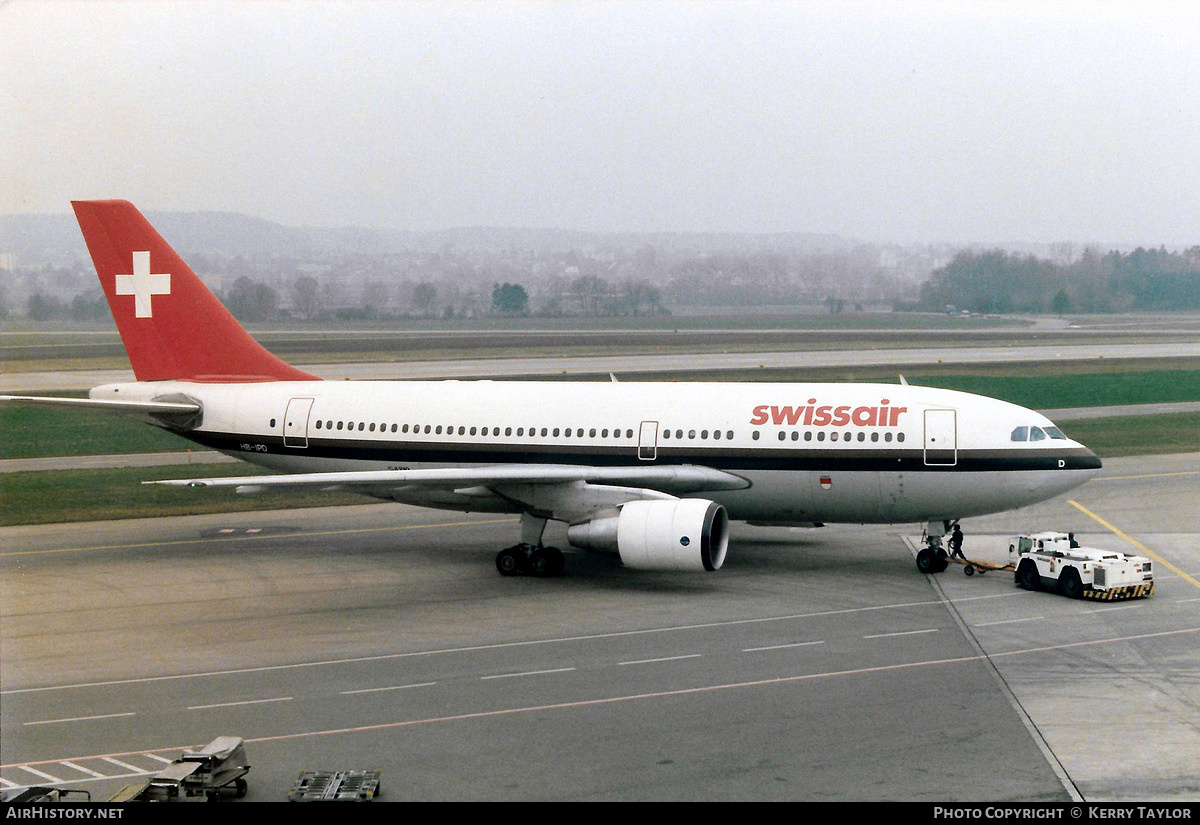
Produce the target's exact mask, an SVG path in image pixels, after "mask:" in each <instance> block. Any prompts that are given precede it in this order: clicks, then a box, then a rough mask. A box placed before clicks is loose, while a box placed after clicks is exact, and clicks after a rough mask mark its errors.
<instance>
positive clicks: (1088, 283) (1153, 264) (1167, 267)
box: [919, 246, 1200, 315]
mask: <svg viewBox="0 0 1200 825" xmlns="http://www.w3.org/2000/svg"><path fill="white" fill-rule="evenodd" d="M919 306H920V308H921V309H923V310H929V311H943V310H945V309H947V308H953V309H955V310H960V311H961V310H969V311H971V312H981V313H1011V312H1029V313H1056V314H1059V315H1062V314H1063V313H1066V312H1082V313H1106V312H1129V311H1135V310H1140V311H1147V312H1163V311H1187V310H1200V246H1193V247H1190V248H1188V249H1186V250H1184V251H1182V252H1170V251H1168V250H1166V249H1165V248H1159V249H1143V248H1140V247H1139V248H1138V249H1135V250H1134V251H1132V252H1128V253H1121V252H1117V251H1112V252H1108V253H1107V254H1101V253H1100V252H1098V251H1096V250H1094V249H1091V250H1087V251H1085V252H1084V254H1083V255H1082V256H1081V257H1080V258H1079V260H1077V261H1074V262H1072V263H1069V264H1056V263H1053V262H1051V261H1047V260H1043V259H1040V258H1036V257H1034V256H1031V255H1017V254H1011V253H1008V252H1003V251H1000V250H992V251H989V252H960V253H959V254H958V255H956V256H955V257H954V259H953V260H952V261H951V262H950V263H949V264H947V265H945V266H943V267H940V268H938V269H936V270H934V272H933V274H932V276H931V277H930V278H929V280H928V281H926V282H925V284H924V285H922V287H921V295H920V303H919Z"/></svg>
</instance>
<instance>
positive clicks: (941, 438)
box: [925, 410, 958, 466]
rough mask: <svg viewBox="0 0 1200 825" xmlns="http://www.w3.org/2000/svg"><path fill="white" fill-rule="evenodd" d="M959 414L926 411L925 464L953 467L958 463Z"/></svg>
mask: <svg viewBox="0 0 1200 825" xmlns="http://www.w3.org/2000/svg"><path fill="white" fill-rule="evenodd" d="M957 415H958V413H957V412H956V411H955V410H926V411H925V463H926V464H934V465H942V466H953V465H955V464H957V463H958V418H957Z"/></svg>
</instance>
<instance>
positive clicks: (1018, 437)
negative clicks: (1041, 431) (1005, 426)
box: [1011, 427, 1029, 441]
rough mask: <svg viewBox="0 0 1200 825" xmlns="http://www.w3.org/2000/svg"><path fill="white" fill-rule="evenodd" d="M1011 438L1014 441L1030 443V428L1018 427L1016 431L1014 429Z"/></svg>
mask: <svg viewBox="0 0 1200 825" xmlns="http://www.w3.org/2000/svg"><path fill="white" fill-rule="evenodd" d="M1011 438H1012V440H1013V441H1028V440H1029V428H1028V427H1017V428H1016V429H1014V430H1013V431H1012V437H1011Z"/></svg>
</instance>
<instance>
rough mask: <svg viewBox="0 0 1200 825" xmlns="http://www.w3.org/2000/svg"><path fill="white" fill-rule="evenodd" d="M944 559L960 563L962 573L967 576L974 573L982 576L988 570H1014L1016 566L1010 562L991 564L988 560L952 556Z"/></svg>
mask: <svg viewBox="0 0 1200 825" xmlns="http://www.w3.org/2000/svg"><path fill="white" fill-rule="evenodd" d="M946 561H947V562H953V563H954V564H961V565H962V566H963V573H964V574H965V575H967V576H974V575H975V574H976V573H978V574H979V575H981V576H982V575H983V574H984V573H986V572H988V571H989V570H1016V566H1015V565H1014V564H1013V563H1012V562H1009V563H1008V564H993V563H992V562H990V561H976V560H975V559H956V558H953V557H949V558H947V559H946Z"/></svg>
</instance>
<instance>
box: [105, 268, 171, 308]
mask: <svg viewBox="0 0 1200 825" xmlns="http://www.w3.org/2000/svg"><path fill="white" fill-rule="evenodd" d="M116 289H117V294H118V295H132V296H133V314H134V317H136V318H151V317H153V312H152V308H151V306H150V298H151V296H153V295H170V294H171V274H170V273H169V272H167V273H162V274H156V273H152V272H151V271H150V253H149V252H134V253H133V274H132V275H118V276H117V279H116Z"/></svg>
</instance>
